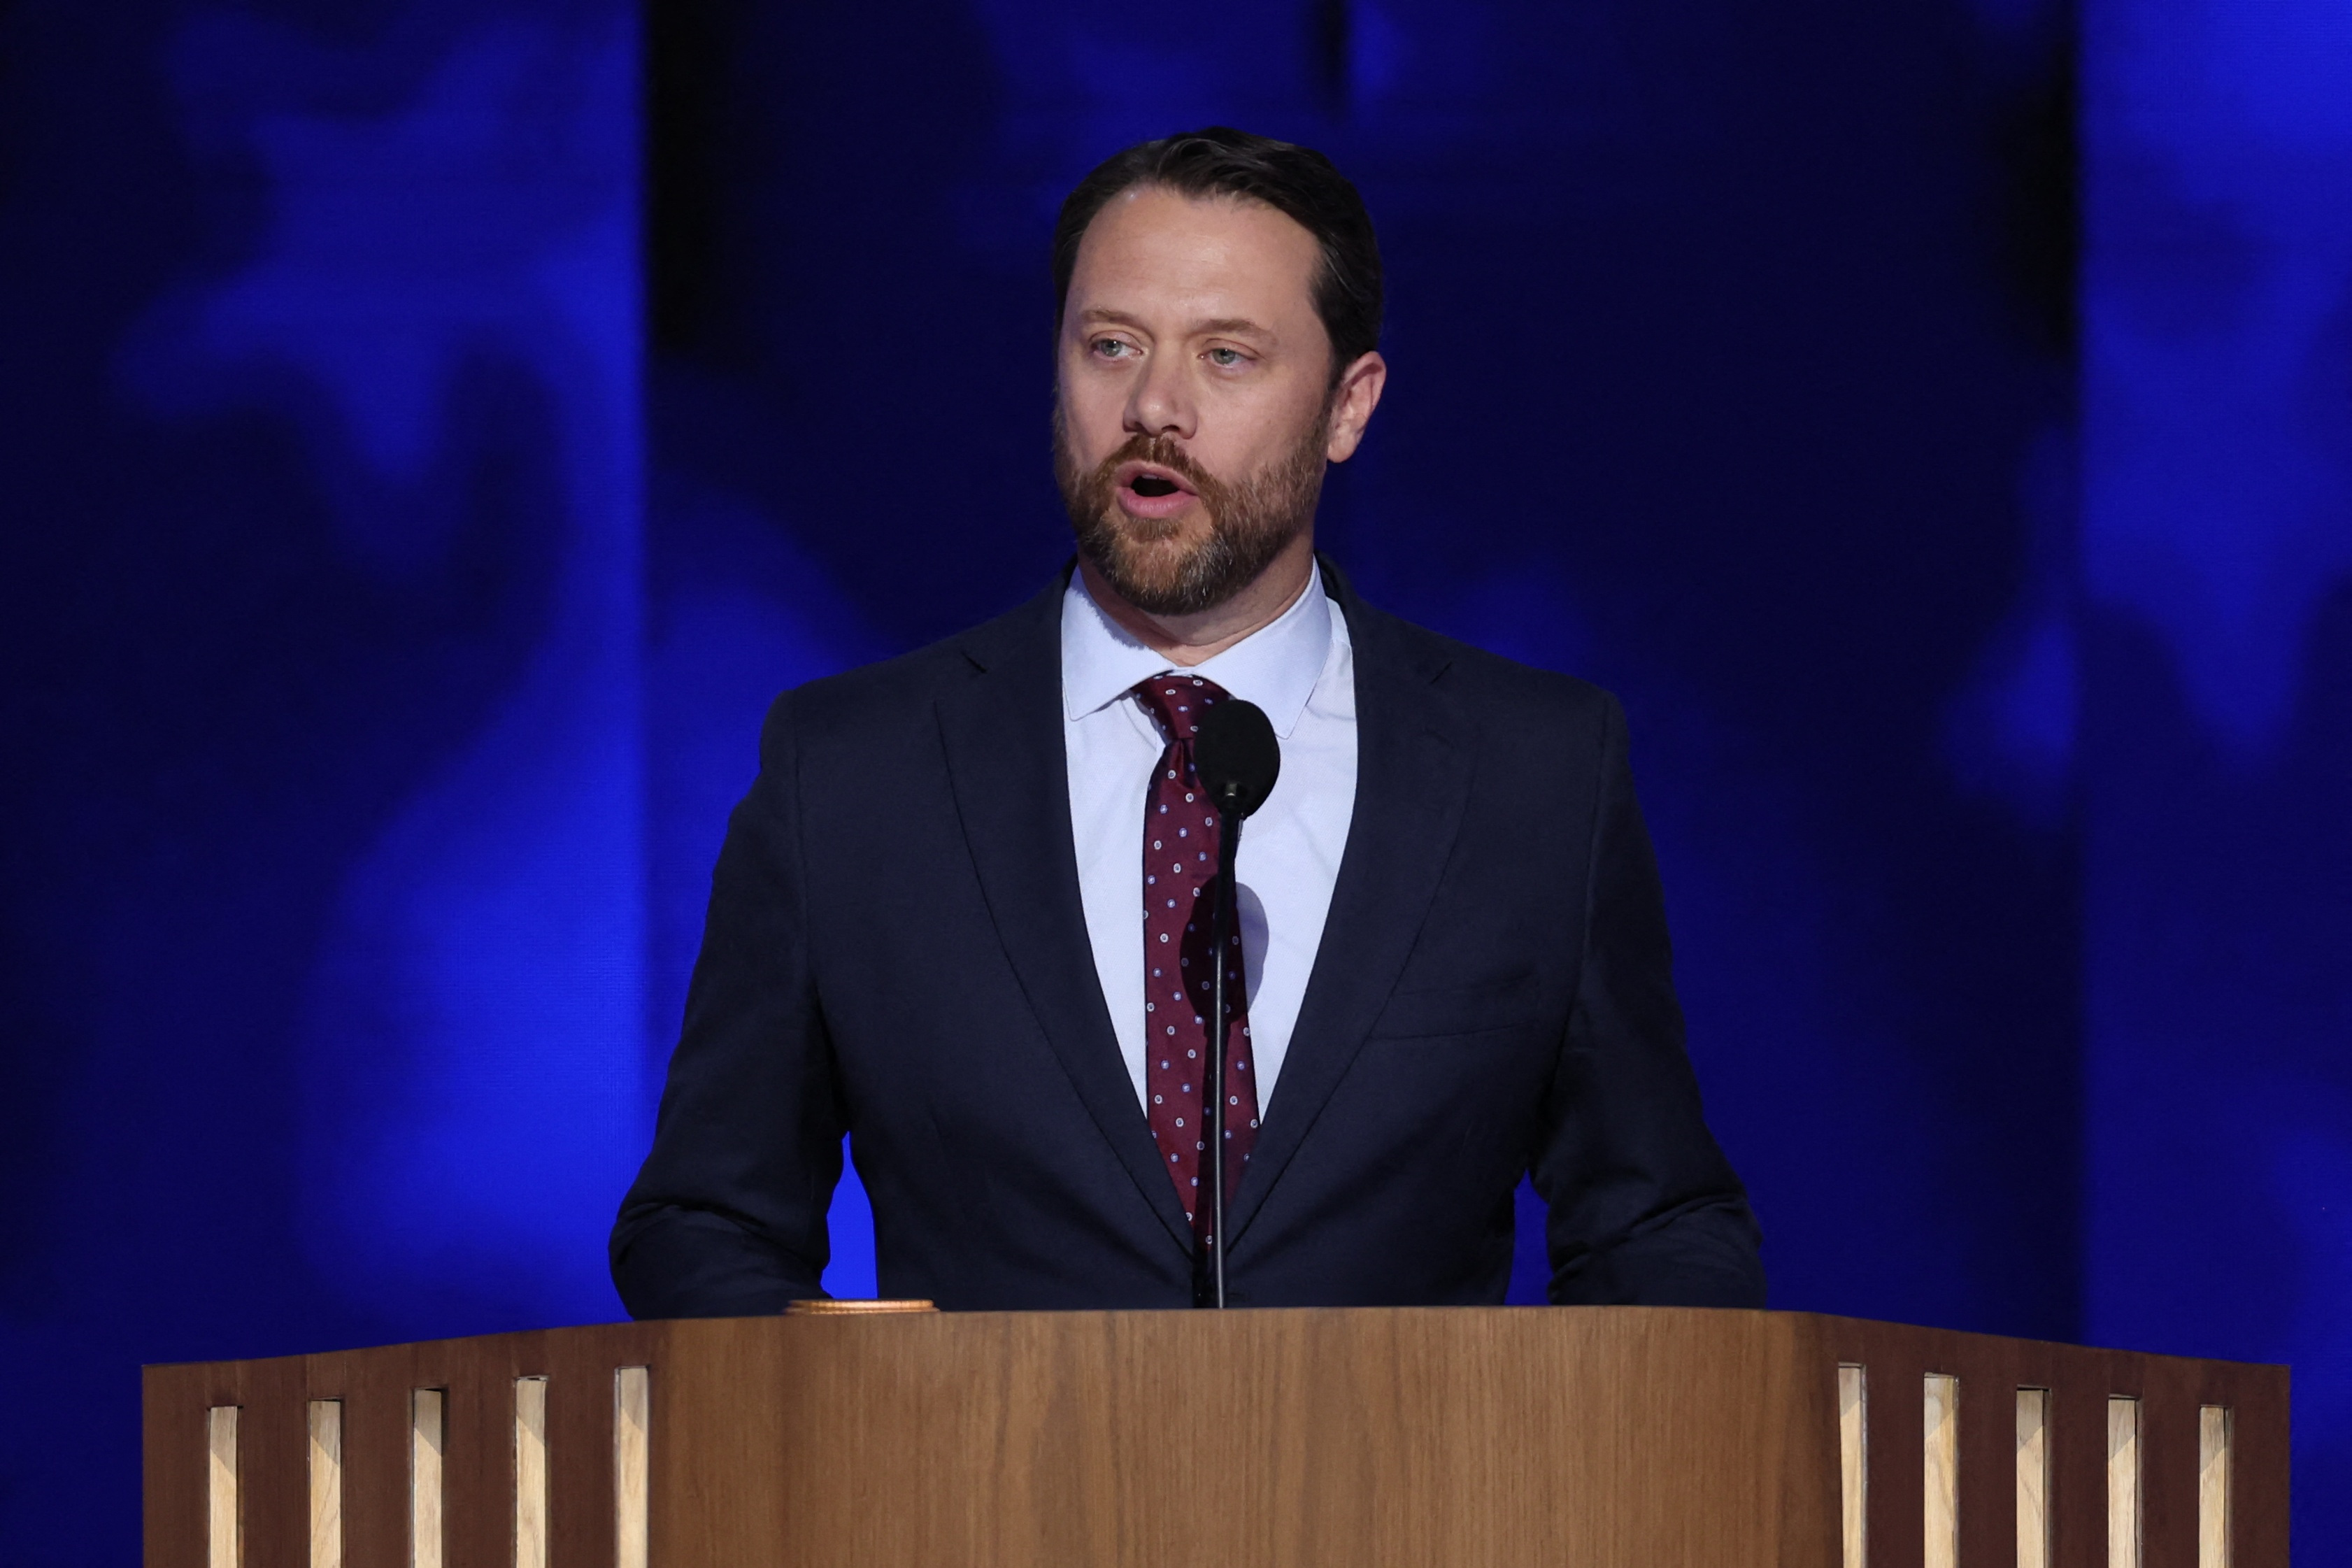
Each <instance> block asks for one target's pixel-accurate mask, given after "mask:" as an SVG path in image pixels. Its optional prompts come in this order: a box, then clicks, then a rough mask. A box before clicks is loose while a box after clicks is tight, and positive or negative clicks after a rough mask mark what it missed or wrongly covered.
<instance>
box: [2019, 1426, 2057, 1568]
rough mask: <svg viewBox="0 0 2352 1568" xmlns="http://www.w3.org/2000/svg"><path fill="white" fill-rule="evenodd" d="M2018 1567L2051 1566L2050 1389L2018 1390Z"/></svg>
mask: <svg viewBox="0 0 2352 1568" xmlns="http://www.w3.org/2000/svg"><path fill="white" fill-rule="evenodd" d="M2017 1568H2050V1391H2049V1390H2048V1389H2046V1388H2021V1389H2019V1390H2018V1391H2017Z"/></svg>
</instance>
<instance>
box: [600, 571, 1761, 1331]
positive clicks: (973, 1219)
mask: <svg viewBox="0 0 2352 1568" xmlns="http://www.w3.org/2000/svg"><path fill="white" fill-rule="evenodd" d="M1325 573H1326V578H1325V580H1326V582H1327V584H1329V586H1330V590H1331V593H1332V595H1333V597H1334V599H1335V600H1336V601H1337V602H1338V604H1339V606H1340V608H1341V610H1342V611H1343V613H1344V614H1345V615H1346V616H1347V617H1348V629H1349V637H1350V638H1351V639H1352V641H1353V643H1354V647H1355V666H1356V712H1357V724H1358V756H1359V767H1358V784H1357V792H1356V803H1355V812H1354V816H1353V820H1352V824H1351V826H1350V827H1349V837H1348V845H1347V850H1346V853H1345V855H1344V857H1343V858H1342V861H1341V864H1340V867H1339V879H1338V882H1337V884H1336V887H1335V888H1334V890H1333V893H1332V898H1331V907H1330V914H1329V917H1328V922H1327V924H1326V926H1325V928H1324V932H1323V942H1322V947H1321V949H1320V951H1319V952H1318V954H1317V957H1316V961H1315V966H1314V969H1313V972H1312V974H1311V977H1310V979H1309V982H1308V984H1307V994H1306V998H1305V1001H1304V1004H1303V1005H1302V1007H1301V1009H1300V1012H1299V1016H1298V1022H1297V1027H1296V1030H1295V1032H1294V1033H1293V1035H1292V1037H1291V1042H1290V1048H1289V1054H1288V1056H1287V1058H1286V1059H1285V1061H1284V1064H1283V1068H1282V1073H1281V1076H1280V1078H1279V1079H1278V1080H1277V1081H1276V1085H1275V1089H1274V1091H1273V1094H1272V1096H1271V1099H1270V1101H1269V1103H1268V1104H1267V1106H1266V1107H1265V1115H1264V1125H1263V1127H1262V1129H1261V1131H1260V1132H1259V1138H1258V1143H1257V1148H1256V1152H1255V1156H1254V1157H1253V1158H1252V1160H1251V1162H1250V1166H1249V1170H1248V1173H1247V1176H1246V1178H1245V1179H1244V1181H1243V1182H1242V1184H1240V1186H1239V1187H1238V1188H1237V1189H1236V1190H1235V1192H1234V1208H1233V1211H1232V1215H1231V1219H1230V1221H1229V1224H1228V1226H1227V1229H1228V1232H1229V1234H1230V1237H1231V1244H1230V1251H1229V1253H1228V1258H1227V1280H1228V1299H1229V1300H1232V1301H1234V1303H1236V1304H1240V1305H1249V1306H1301V1305H1380V1304H1412V1303H1423V1304H1433V1303H1447V1302H1499V1301H1500V1300H1502V1299H1503V1294H1504V1290H1505V1288H1506V1286H1507V1284H1508V1282H1509V1279H1510V1272H1511V1241H1512V1209H1513V1205H1512V1193H1513V1190H1514V1189H1515V1188H1516V1186H1517V1184H1518V1182H1519V1180H1520V1178H1521V1176H1522V1175H1524V1174H1526V1173H1528V1172H1529V1171H1530V1170H1532V1172H1533V1173H1534V1180H1535V1185H1536V1187H1537V1190H1538V1192H1540V1193H1541V1194H1542V1195H1543V1196H1544V1198H1545V1199H1546V1200H1547V1201H1548V1202H1549V1205H1550V1221H1549V1237H1548V1239H1549V1244H1550V1252H1551V1265H1552V1281H1551V1294H1552V1298H1553V1300H1557V1301H1562V1302H1637V1303H1650V1304H1683V1305H1701V1306H1739V1307H1756V1306H1761V1305H1762V1304H1763V1299H1764V1279H1763V1273H1762V1269H1761V1268H1760V1266H1759V1262H1758V1259H1757V1233H1756V1227H1755V1224H1754V1221H1753V1220H1752V1219H1751V1217H1750V1216H1749V1214H1748V1205H1747V1202H1746V1198H1745V1196H1744V1194H1743V1193H1742V1191H1741V1188H1740V1184H1739V1182H1738V1178H1737V1177H1736V1176H1735V1175H1734V1174H1733V1173H1732V1171H1731V1168H1730V1166H1729V1165H1728V1164H1727V1163H1726V1162H1725V1160H1724V1157H1723V1154H1722V1152H1720V1151H1719V1150H1718V1149H1717V1146H1716V1142H1715V1140H1714V1138H1713V1137H1712V1136H1710V1135H1709V1133H1708V1131H1707V1129H1706V1122H1705V1121H1703V1120H1702V1118H1701V1116H1700V1110H1699V1096H1698V1089H1697V1086H1696V1082H1695V1081H1694V1079H1693V1077H1692V1074H1691V1068H1690V1063H1689V1061H1688V1059H1687V1058H1686V1057H1685V1054H1684V1049H1683V1025H1682V1014H1681V1010H1680V1008H1679V1007H1678V1006H1677V1005H1676V1004H1675V994H1674V988H1673V982H1672V976H1671V973H1670V967H1671V965H1670V958H1669V953H1668V947H1667V940H1666V922H1665V914H1664V906H1663V904H1662V902H1661V900H1660V896H1659V889H1658V879H1657V872H1656V868H1655V865H1654V860H1653V858H1652V855H1651V849H1650V841H1649V837H1648V835H1647V833H1646V832H1645V830H1644V829H1643V824H1642V816H1641V812H1640V809H1639V807H1638V806H1637V805H1635V804H1634V799H1633V775H1632V773H1631V772H1630V771H1629V769H1628V767H1627V764H1626V752H1625V723H1624V717H1623V714H1622V711H1621V710H1620V709H1619V708H1618V705H1617V702H1616V700H1615V699H1613V698H1612V697H1611V696H1609V695H1608V694H1607V693H1606V692H1604V691H1601V690H1600V689H1597V688H1595V687H1592V686H1589V685H1587V684H1585V683H1584V682H1582V681H1580V680H1577V679H1572V678H1570V677H1568V676H1564V675H1557V674H1551V673H1549V672H1546V671H1542V670H1536V669H1529V668H1525V667H1523V666H1521V665H1517V664H1514V663H1511V662H1510V661H1508V660H1507V659H1503V658H1496V657H1495V656H1494V655H1492V654H1487V653H1483V652H1480V651H1479V650H1478V649H1476V648H1473V647H1466V646H1465V645H1464V644H1461V643H1458V642H1454V641H1451V640H1449V639H1447V638H1445V637H1439V636H1437V635H1435V634H1434V633H1432V632H1428V631H1423V630H1422V629H1421V628H1419V627H1417V626H1410V625H1408V624H1406V623H1405V622H1403V621H1401V620H1398V619H1397V618H1396V617H1394V616H1389V615H1385V614H1383V613H1382V612H1381V611H1379V610H1376V609H1373V608H1372V607H1371V606H1370V605H1366V604H1364V603H1363V602H1362V601H1361V600H1360V599H1359V598H1357V597H1356V596H1355V595H1353V594H1352V593H1351V592H1349V588H1348V586H1347V584H1346V582H1345V580H1344V579H1342V578H1341V577H1340V576H1339V574H1338V573H1337V572H1336V571H1335V570H1333V569H1332V568H1331V567H1330V565H1329V563H1328V562H1327V563H1325ZM1065 581H1066V578H1065ZM1062 591H1063V584H1062V583H1056V584H1054V586H1053V587H1051V588H1050V589H1048V590H1047V591H1046V592H1045V593H1043V594H1040V595H1038V596H1037V597H1036V598H1035V599H1034V600H1033V601H1031V602H1030V603H1029V604H1027V605H1024V606H1022V607H1021V608H1020V609H1017V610H1015V611H1013V613H1012V614H1010V615H1007V616H1002V617H1000V618H999V619H997V620H994V621H991V622H989V623H988V624H987V625H985V626H980V627H978V628H977V629H975V630H973V631H971V632H969V633H967V634H965V635H963V636H961V637H954V638H950V640H948V641H946V642H944V643H940V644H939V645H937V646H935V647H929V648H925V649H923V650H921V651H920V652H917V653H912V654H909V655H908V656H906V657H905V658H897V659H893V660H891V661H889V662H887V663H886V664H879V665H874V666H871V667H868V668H863V669H856V670H852V671H850V672H848V673H847V674H845V675H839V676H835V677H832V678H830V679H824V680H818V681H813V682H811V683H810V684H808V685H806V686H803V687H801V688H799V689H795V690H793V691H790V692H787V693H786V694H784V695H783V696H782V697H781V698H779V699H778V700H777V701H776V704H775V706H774V708H773V709H772V710H771V711H770V713H769V716H768V721H767V724H766V728H765V730H764V731H763V733H762V736H761V767H760V774H759V778H758V780H757V782H755V783H754V784H752V786H751V793H750V795H747V796H746V797H745V799H744V800H743V803H742V804H741V805H739V806H738V807H737V808H736V810H735V813H734V816H733V817H732V818H731V820H730V824H729V826H728V831H727V839H726V845H725V847H724V848H723V849H721V851H720V852H719V865H718V869H717V871H716V872H715V874H714V877H713V883H712V889H711V898H710V909H709V922H708V925H707V927H706V929H705V931H704V935H703V945H702V953H701V957H700V959H699V960H698V963H697V964H696V966H695V972H694V981H693V985H692V987H691V990H690V993H689V995H688V1001H687V1008H686V1021H685V1028H684V1032H683V1035H682V1037H681V1038H680V1039H679V1042H678V1046H677V1053H676V1055H675V1056H674V1057H673V1058H672V1059H671V1062H670V1069H669V1082H668V1087H667V1089H666V1091H665V1092H664V1094H663V1096H662V1103H661V1115H660V1121H659V1125H658V1128H657V1130H656V1133H655V1137H654V1146H653V1151H652V1152H651V1154H650V1155H649V1156H648V1157H647V1159H646V1163H645V1167H644V1170H643V1171H642V1173H640V1174H639V1175H638V1177H637V1181H636V1184H635V1186H634V1187H632V1188H631V1189H630V1191H629V1194H628V1196H627V1198H626V1199H625V1202H624V1204H623V1206H622V1209H621V1215H620V1219H619V1222H618V1224H616V1225H615V1226H614V1230H613V1240H612V1260H613V1277H614V1281H615V1282H616V1283H617V1284H618V1285H619V1287H620V1291H621V1298H622V1300H624V1301H625V1302H626V1303H627V1305H628V1309H629V1310H630V1311H631V1312H633V1313H635V1315H637V1316H639V1317H677V1316H709V1315H728V1314H749V1313H760V1312H772V1311H775V1310H779V1309H781V1308H782V1306H783V1305H784V1304H785V1303H786V1302H787V1301H789V1300H794V1299H796V1298H802V1297H810V1296H815V1295H818V1294H820V1293H821V1292H820V1290H819V1287H818V1282H817V1281H818V1276H819V1274H820V1272H821V1271H822V1270H823V1269H824V1265H825V1260H826V1258H827V1242H826V1236H825V1211H826V1208H827V1206H828V1205H829V1203H830V1201H831V1198H832V1195H833V1189H834V1184H835V1180H836V1179H837V1178H838V1176H839V1174H840V1166H841V1142H842V1135H843V1133H844V1132H845V1131H846V1132H847V1133H848V1135H849V1137H850V1140H851V1144H852V1149H853V1153H854V1157H855V1158H856V1163H857V1169H858V1173H859V1174H860V1175H861V1176H862V1177H863V1178H864V1179H865V1183H866V1192H867V1193H868V1194H869V1195H870V1196H871V1198H872V1201H873V1205H874V1226H875V1249H876V1260H877V1267H878V1269H879V1276H880V1287H881V1292H882V1294H883V1295H885V1296H896V1297H928V1298H929V1299H930V1300H935V1301H937V1302H938V1303H939V1304H940V1306H941V1307H944V1308H950V1309H955V1308H980V1309H995V1308H1023V1307H1049V1308H1084V1307H1103V1308H1107V1307H1185V1306H1189V1305H1190V1304H1191V1303H1192V1274H1193V1271H1192V1240H1191V1237H1192V1229H1191V1226H1189V1225H1187V1223H1186V1222H1185V1219H1184V1215H1183V1212H1182V1210H1181V1209H1180V1208H1179V1207H1178V1206H1177V1201H1176V1193H1175V1188H1174V1186H1173V1184H1171V1182H1170V1181H1169V1180H1168V1176H1167V1173H1166V1171H1165V1170H1164V1169H1163V1168H1162V1165H1161V1163H1160V1158H1159V1155H1158V1152H1157V1150H1156V1148H1155V1146H1154V1144H1153V1142H1152V1137H1151V1131H1150V1125H1149V1124H1148V1122H1147V1121H1145V1118H1144V1113H1143V1110H1142V1107H1141V1106H1140V1105H1139V1103H1138V1101H1137V1099H1136V1094H1135V1089H1134V1084H1133V1081H1132V1080H1131V1079H1129V1076H1128V1071H1127V1068H1126V1066H1125V1064H1124V1062H1123V1061H1122V1059H1121V1058H1120V1055H1119V1047H1118V1041H1117V1038H1116V1037H1115V1036H1114V1035H1113V1033H1112V1028H1111V1020H1110V1015H1109V1012H1108V1008H1107V1007H1106V1005H1105V1003H1104V999H1103V995H1102V988H1101V986H1100V984H1098V983H1097V979H1096V974H1095V965H1094V960H1093V955H1092V952H1091V949H1090V948H1089V947H1088V945H1087V927H1086V920H1085V916H1084V913H1083V911H1082V909H1081V906H1080V902H1079V893H1078V874H1077V865H1076V852H1075V850H1074V849H1073V847H1072V844H1071V833H1070V810H1069V798H1068V785H1067V782H1066V773H1065V763H1064V760H1063V751H1062V735H1063V718H1062V706H1061V629H1060V628H1061V598H1062Z"/></svg>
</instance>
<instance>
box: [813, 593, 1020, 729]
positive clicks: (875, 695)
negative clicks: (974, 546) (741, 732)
mask: <svg viewBox="0 0 2352 1568" xmlns="http://www.w3.org/2000/svg"><path fill="white" fill-rule="evenodd" d="M1059 601H1060V592H1059V588H1058V586H1056V587H1055V588H1054V589H1050V590H1048V591H1047V593H1045V594H1041V595H1038V596H1037V597H1035V598H1034V599H1032V600H1030V601H1029V602H1028V603H1027V604H1025V605H1021V606H1019V607H1018V608H1016V609H1013V610H1010V611H1007V612H1006V613H1005V614H1003V615H1001V616H997V617H995V618H994V619H993V620H989V621H984V622H982V624H980V625H979V626H973V627H971V628H970V629H969V630H966V631H961V632H958V633H956V634H954V635H953V636H951V637H942V638H940V640H939V641H938V642H935V643H931V644H929V645H928V646H926V647H919V648H916V649H914V650H913V651H911V652H908V653H902V654H899V655H898V657H896V658H886V659H881V660H878V661H877V662H875V663H873V664H862V665H859V666H857V667H856V668H854V669H845V670H842V671H840V672H838V673H837V674H834V675H825V676H820V677H818V678H817V679H814V680H811V681H807V682H804V683H803V684H802V685H799V686H795V687H793V688H792V689H790V690H788V691H785V692H784V693H782V695H781V696H779V697H778V698H777V699H776V700H775V701H774V702H773V704H772V705H771V707H770V708H769V710H768V731H769V732H770V733H771V734H773V733H774V731H776V730H777V729H778V727H779V726H780V725H785V724H789V725H790V726H791V728H792V730H793V732H794V734H795V735H796V736H797V737H799V738H800V739H801V740H803V742H814V741H822V740H824V739H833V740H844V739H855V738H856V737H858V736H860V735H863V734H869V733H876V732H888V731H899V730H902V729H903V728H904V726H905V724H906V722H907V721H908V719H909V718H910V717H913V716H918V715H921V714H924V713H927V712H928V711H929V708H930V705H931V704H932V703H933V702H934V701H935V700H938V699H939V698H940V697H941V696H943V695H945V694H946V693H948V692H950V691H951V690H954V689H957V688H959V687H961V685H962V684H964V683H965V682H967V681H969V680H971V679H972V677H973V676H975V675H977V674H979V673H980V672H981V670H982V668H985V667H986V666H987V665H988V664H989V663H990V662H991V661H992V659H994V658H1000V657H1003V656H1004V655H1006V654H1008V653H1013V652H1018V653H1024V654H1028V655H1032V656H1034V655H1037V654H1039V653H1040V652H1041V651H1042V650H1050V651H1052V653H1053V654H1054V656H1055V658H1058V650H1059V646H1060V645H1059V643H1058V641H1057V640H1056V639H1057V638H1058V636H1059V626H1060V622H1059V618H1058V605H1059ZM1054 668H1055V669H1056V670H1057V671H1058V669H1059V666H1058V664H1055V667H1054Z"/></svg>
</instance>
